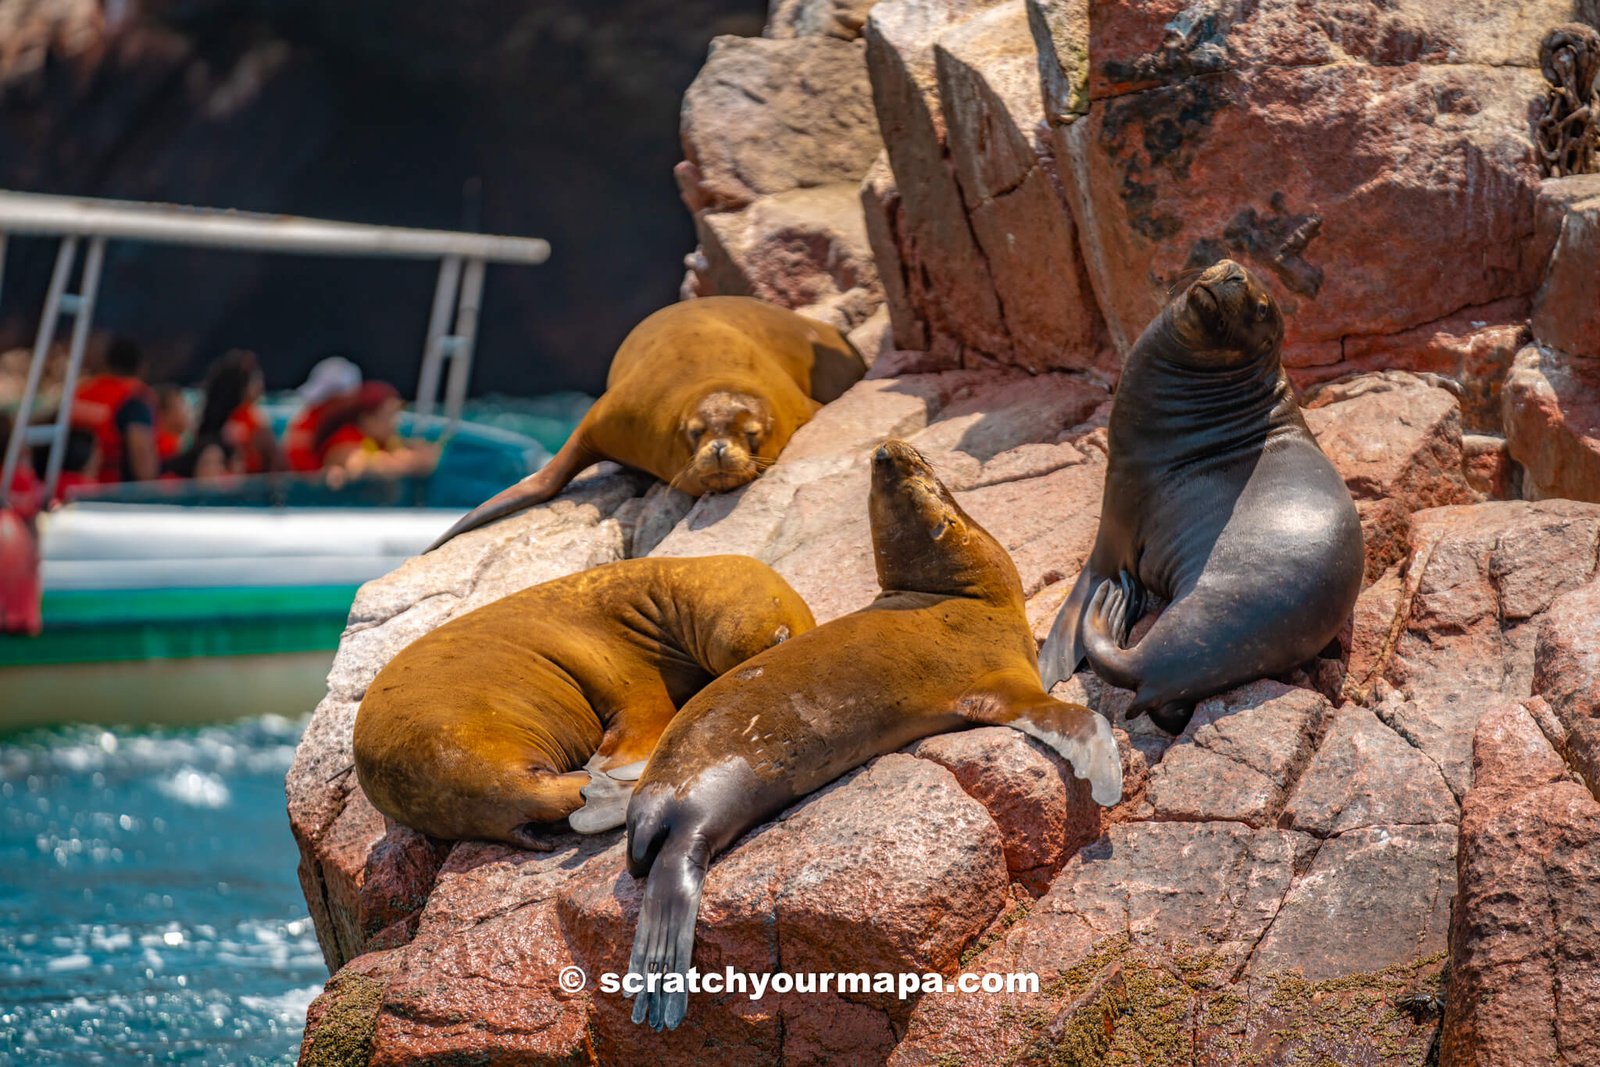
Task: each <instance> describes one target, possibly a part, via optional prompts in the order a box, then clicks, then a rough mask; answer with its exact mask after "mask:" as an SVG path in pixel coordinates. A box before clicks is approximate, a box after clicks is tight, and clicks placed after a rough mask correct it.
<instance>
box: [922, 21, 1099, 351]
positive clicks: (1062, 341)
mask: <svg viewBox="0 0 1600 1067" xmlns="http://www.w3.org/2000/svg"><path fill="white" fill-rule="evenodd" d="M934 57H935V60H934V65H935V68H936V70H937V73H938V86H939V103H940V107H941V108H942V110H943V112H944V123H945V128H946V130H947V131H948V134H947V140H948V147H949V154H950V161H951V163H952V165H953V166H954V167H955V172H956V179H957V181H958V183H959V185H960V187H961V195H962V199H963V201H964V203H965V205H966V214H967V218H968V219H969V220H970V223H971V226H972V232H973V235H974V237H975V238H976V240H977V243H978V248H979V250H980V251H981V252H982V254H983V258H984V260H985V262H986V263H987V264H988V268H989V272H990V275H991V277H992V278H993V281H994V285H995V297H996V300H997V301H998V303H999V307H1000V315H1001V318H1002V319H1003V320H1004V322H1005V326H1006V332H1007V334H1008V336H1009V338H1010V348H1009V350H1008V351H1006V352H993V353H991V354H992V355H995V356H997V357H999V358H1001V359H1002V360H1003V361H1004V362H1006V363H1011V364H1015V365H1017V366H1021V367H1025V368H1027V369H1028V370H1032V371H1040V370H1045V369H1049V368H1055V369H1062V370H1069V369H1076V368H1089V367H1098V368H1099V369H1101V370H1102V371H1104V372H1105V373H1107V374H1108V375H1110V376H1113V377H1114V376H1115V375H1116V373H1117V371H1118V370H1119V369H1120V367H1119V362H1120V361H1119V360H1117V359H1116V357H1115V356H1114V354H1112V353H1111V352H1110V351H1109V345H1108V343H1107V341H1106V340H1105V338H1104V326H1103V324H1102V322H1101V320H1100V311H1099V307H1098V305H1097V304H1096V303H1095V297H1094V293H1093V291H1092V290H1091V289H1090V286H1089V274H1088V270H1087V269H1086V267H1085V266H1084V263H1083V257H1082V255H1081V254H1080V253H1079V251H1078V235H1077V226H1076V224H1075V223H1074V222H1073V219H1072V213H1071V211H1070V210H1069V209H1068V206H1067V201H1066V196H1065V193H1064V191H1063V189H1062V188H1061V186H1060V184H1059V180H1058V177H1057V175H1056V162H1055V160H1054V159H1053V158H1051V155H1050V151H1049V149H1048V147H1047V146H1046V145H1045V144H1043V143H1041V142H1040V140H1039V137H1038V131H1037V129H1036V127H1038V126H1039V125H1040V122H1041V119H1042V115H1041V112H1040V104H1039V65H1038V60H1037V53H1036V49H1035V47H1034V43H1033V37H1032V35H1031V33H1030V32H1029V29H1028V13H1027V9H1026V5H1025V4H1024V3H1023V0H1008V2H1007V3H1002V4H1000V5H999V6H997V7H993V8H990V9H989V10H987V11H983V12H980V13H979V14H977V15H974V16H973V17H972V18H970V19H968V20H966V21H965V22H963V23H961V24H959V25H957V26H955V27H953V28H952V29H949V30H946V31H945V32H944V33H942V34H941V35H940V36H939V38H938V40H937V43H936V45H935V48H934Z"/></svg>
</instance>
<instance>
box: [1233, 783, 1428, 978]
mask: <svg viewBox="0 0 1600 1067" xmlns="http://www.w3.org/2000/svg"><path fill="white" fill-rule="evenodd" d="M1453 807H1454V805H1452V809H1453ZM1455 858H1456V828H1455V826H1454V825H1453V824H1451V823H1440V824H1435V825H1423V826H1403V825H1402V826H1371V827H1367V828H1365V829H1360V830H1350V831H1348V832H1345V833H1342V834H1340V835H1339V836H1337V837H1332V838H1329V839H1328V840H1327V841H1325V842H1323V843H1322V845H1321V846H1320V847H1319V848H1318V849H1317V851H1316V853H1315V855H1314V856H1313V858H1312V859H1311V862H1310V867H1309V869H1308V870H1307V871H1306V873H1305V874H1304V875H1303V876H1302V877H1300V878H1299V879H1297V880H1296V881H1295V884H1294V886H1293V888H1291V889H1290V890H1289V892H1288V894H1287V895H1286V896H1285V897H1284V899H1283V906H1282V908H1280V909H1279V911H1278V914H1277V917H1276V918H1275V919H1274V920H1273V923H1272V928H1271V929H1270V930H1269V931H1268V932H1267V934H1266V936H1265V937H1263V938H1262V940H1261V944H1260V946H1259V947H1258V948H1257V949H1256V953H1255V955H1254V956H1253V957H1252V958H1251V960H1250V973H1252V974H1256V973H1259V974H1281V973H1285V972H1298V973H1299V974H1300V975H1302V976H1303V977H1305V978H1306V979H1308V980H1310V981H1313V982H1315V981H1324V980H1327V979H1333V978H1339V977H1342V976H1345V975H1351V974H1361V973H1364V972H1371V971H1380V970H1383V969H1384V968H1386V967H1392V966H1396V965H1403V964H1406V963H1409V962H1412V961H1416V960H1422V959H1427V958H1428V957H1430V956H1437V955H1438V954H1439V953H1441V952H1443V951H1444V950H1445V947H1446V943H1447V939H1448V933H1449V923H1450V898H1451V896H1452V895H1453V894H1454V892H1455Z"/></svg>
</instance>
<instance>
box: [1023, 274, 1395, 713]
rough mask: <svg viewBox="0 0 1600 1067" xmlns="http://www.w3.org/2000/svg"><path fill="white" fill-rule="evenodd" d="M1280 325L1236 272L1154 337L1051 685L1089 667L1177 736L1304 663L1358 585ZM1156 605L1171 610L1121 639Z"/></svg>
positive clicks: (1350, 515)
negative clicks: (1220, 698) (1250, 686)
mask: <svg viewBox="0 0 1600 1067" xmlns="http://www.w3.org/2000/svg"><path fill="white" fill-rule="evenodd" d="M1282 343H1283V317H1282V315H1281V314H1280V313H1279V311H1278V307H1277V304H1276V303H1275V302H1274V301H1273V299H1272V296H1271V294H1270V293H1269V292H1268V291H1267V289H1266V287H1265V286H1264V285H1262V284H1261V281H1260V280H1259V279H1257V278H1255V277H1253V276H1252V275H1251V274H1250V272H1249V271H1247V270H1246V269H1245V268H1243V267H1241V266H1240V265H1239V264H1237V263H1234V262H1233V261H1231V260H1223V261H1222V262H1220V263H1218V264H1216V265H1215V266H1213V267H1211V268H1210V269H1208V270H1206V271H1205V272H1204V273H1202V274H1200V275H1199V276H1198V277H1197V278H1196V279H1195V280H1194V281H1193V282H1192V283H1191V284H1190V285H1189V286H1188V287H1187V288H1185V289H1184V290H1183V291H1182V292H1180V293H1178V294H1177V295H1176V296H1174V297H1173V298H1172V300H1170V301H1169V302H1168V304H1167V306H1166V307H1165V308H1164V309H1163V310H1162V311H1161V313H1160V314H1159V315H1158V316H1157V317H1156V319H1155V321H1154V322H1152V323H1151V324H1150V326H1149V327H1148V328H1147V329H1146V330H1145V331H1144V333H1143V335H1141V336H1140V338H1139V340H1138V342H1137V343H1136V344H1135V345H1134V346H1133V349H1132V350H1131V351H1130V352H1129V354H1128V358H1127V360H1126V362H1125V363H1124V365H1123V371H1122V379H1121V381H1120V383H1119V384H1118V386H1117V396H1116V401H1115V403H1114V405H1113V406H1112V411H1111V420H1110V426H1109V429H1108V433H1109V445H1110V448H1109V460H1108V464H1107V469H1106V482H1105V493H1104V497H1103V501H1102V504H1101V511H1100V528H1099V531H1098V533H1097V534H1096V536H1095V543H1094V549H1093V550H1092V552H1091V553H1090V555H1089V559H1088V561H1087V562H1086V563H1085V565H1084V568H1083V570H1082V572H1081V573H1080V574H1079V576H1078V580H1077V583H1076V584H1075V585H1074V586H1073V589H1072V592H1071V594H1070V595H1069V596H1068V597H1067V601H1066V604H1065V605H1063V606H1062V608H1061V613H1060V614H1059V615H1058V616H1057V618H1056V621H1055V625H1054V627H1053V628H1052V630H1051V632H1050V636H1049V638H1048V639H1047V640H1046V641H1045V644H1044V647H1043V649H1041V650H1040V653H1039V664H1040V669H1041V680H1042V681H1043V683H1044V685H1045V686H1046V688H1048V687H1050V686H1052V685H1054V684H1055V683H1056V682H1058V681H1060V680H1061V679H1062V678H1065V677H1066V676H1067V675H1069V674H1071V673H1072V672H1073V671H1074V670H1076V669H1077V667H1078V664H1079V663H1080V662H1081V661H1083V660H1084V659H1087V660H1088V661H1089V665H1090V666H1091V667H1093V668H1094V671H1095V673H1096V674H1098V675H1100V677H1102V678H1104V679H1106V680H1107V681H1109V682H1111V683H1112V684H1113V685H1118V686H1121V687H1123V688H1126V689H1132V690H1133V691H1134V699H1133V704H1132V706H1131V707H1130V708H1129V710H1128V715H1129V717H1130V718H1132V717H1134V716H1137V715H1139V714H1141V713H1144V712H1149V713H1150V717H1151V719H1152V720H1154V721H1155V722H1156V724H1157V725H1159V726H1160V727H1162V728H1163V729H1165V730H1167V731H1169V732H1171V733H1179V732H1181V731H1182V730H1183V728H1184V726H1185V725H1186V724H1187V723H1188V721H1189V717H1190V715H1191V714H1192V713H1193V710H1194V704H1195V702H1196V701H1198V700H1201V699H1203V698H1205V697H1207V696H1211V695H1212V694H1214V693H1220V692H1222V691H1224V690H1226V689H1231V688H1233V687H1234V686H1236V685H1239V684H1241V683H1244V682H1247V681H1250V680H1252V679H1255V678H1261V677H1266V676H1270V675H1275V674H1280V673H1283V672H1286V671H1288V670H1290V669H1292V668H1294V667H1296V666H1298V665H1299V664H1301V663H1304V662H1306V661H1307V660H1309V659H1311V658H1312V657H1313V656H1315V655H1316V654H1317V652H1318V651H1319V650H1321V649H1323V648H1325V647H1326V646H1327V645H1328V644H1329V642H1330V641H1332V640H1333V638H1334V637H1335V636H1336V635H1337V634H1338V632H1339V630H1340V628H1341V627H1342V626H1343V625H1344V623H1345V620H1346V619H1348V618H1349V617H1350V612H1351V610H1352V609H1353V608H1354V606H1355V602H1356V596H1357V594H1358V593H1359V592H1360V590H1361V575H1362V567H1363V550H1362V539H1361V522H1360V519H1359V517H1358V516H1357V514H1356V509H1355V504H1354V503H1353V502H1352V501H1351V499H1350V492H1349V490H1348V489H1346V487H1345V484H1344V480H1343V479H1342V478H1341V477H1340V476H1339V472H1338V471H1337V470H1335V469H1334V466H1333V464H1332V463H1330V462H1329V461H1328V458H1327V456H1325V455H1324V454H1323V452H1322V449H1321V448H1320V447H1318V445H1317V442H1316V439H1315V438H1314V437H1312V436H1311V431H1310V430H1308V429H1307V428H1306V424H1305V420H1304V419H1303V418H1302V417H1301V414H1300V405H1299V403H1298V402H1297V400H1296V398H1295V393H1294V387H1293V386H1292V385H1291V384H1290V383H1289V379H1288V376H1287V375H1286V374H1285V373H1284V370H1283V364H1282V361H1281V360H1280V358H1279V355H1280V350H1281V348H1282ZM1152 596H1154V597H1159V598H1160V599H1162V600H1164V601H1167V602H1168V605H1167V607H1166V609H1165V610H1164V611H1163V612H1162V613H1161V615H1160V617H1159V618H1157V619H1156V621H1155V623H1154V624H1153V625H1152V626H1151V628H1150V630H1149V632H1147V633H1146V634H1145V635H1144V636H1143V638H1141V639H1140V641H1139V642H1138V644H1136V645H1134V646H1133V647H1132V648H1124V647H1123V644H1124V642H1125V641H1126V640H1127V638H1128V634H1129V632H1130V630H1131V629H1132V627H1133V626H1134V624H1135V623H1137V622H1138V621H1139V618H1140V616H1141V614H1143V612H1144V609H1145V607H1146V606H1147V605H1148V604H1149V602H1150V600H1151V598H1152Z"/></svg>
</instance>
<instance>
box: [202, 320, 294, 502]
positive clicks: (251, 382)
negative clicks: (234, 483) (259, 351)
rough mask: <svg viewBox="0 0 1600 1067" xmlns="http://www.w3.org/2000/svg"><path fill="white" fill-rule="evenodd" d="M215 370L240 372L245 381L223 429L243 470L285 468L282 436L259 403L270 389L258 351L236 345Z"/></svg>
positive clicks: (259, 472)
mask: <svg viewBox="0 0 1600 1067" xmlns="http://www.w3.org/2000/svg"><path fill="white" fill-rule="evenodd" d="M212 372H213V373H225V374H237V375H240V376H242V377H243V378H244V381H245V387H244V392H243V393H242V394H241V399H240V401H239V406H238V407H236V408H234V409H233V410H232V411H231V412H229V413H228V421H227V422H226V423H224V424H223V429H222V435H223V437H224V438H225V439H226V441H227V443H228V444H229V445H231V446H232V448H233V451H234V453H235V454H236V455H237V456H238V457H239V462H240V463H241V464H242V466H243V472H244V473H245V474H264V473H266V472H267V471H281V470H284V469H285V467H286V466H287V465H286V464H285V463H284V461H283V452H282V450H281V449H279V448H278V439H277V438H276V437H274V436H273V434H272V425H271V424H270V423H269V422H267V418H266V416H265V415H263V414H262V413H261V409H260V408H259V407H257V406H256V402H257V401H259V400H260V399H261V394H262V393H263V392H264V391H265V389H266V385H265V383H264V381H263V380H262V377H261V365H260V364H259V363H258V362H257V360H256V354H255V353H254V352H251V351H250V350H248V349H244V348H235V349H232V350H231V351H228V352H225V353H223V355H222V358H221V359H219V360H218V361H217V363H216V364H214V365H213V366H212Z"/></svg>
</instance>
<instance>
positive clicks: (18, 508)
mask: <svg viewBox="0 0 1600 1067" xmlns="http://www.w3.org/2000/svg"><path fill="white" fill-rule="evenodd" d="M11 428H12V422H11V416H9V415H7V414H5V413H4V412H0V451H3V450H4V448H5V445H6V442H8V441H10V440H11ZM43 495H44V486H42V485H40V484H39V478H38V475H36V474H35V473H34V470H33V466H32V465H31V464H30V463H29V462H28V453H26V452H24V453H22V462H20V463H18V464H17V473H16V474H15V475H13V476H12V479H11V496H10V499H9V500H8V501H7V502H6V504H5V506H4V507H0V634H29V635H32V634H37V633H38V632H39V631H40V630H41V629H43V628H44V620H43V618H42V617H41V616H40V614H39V605H40V585H39V531H38V527H37V525H36V524H35V523H34V518H35V517H36V516H37V515H38V514H39V508H40V507H41V505H42V501H41V499H40V498H41V497H43Z"/></svg>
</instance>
